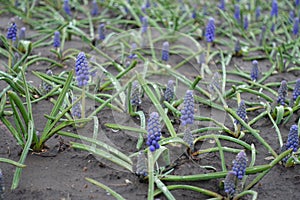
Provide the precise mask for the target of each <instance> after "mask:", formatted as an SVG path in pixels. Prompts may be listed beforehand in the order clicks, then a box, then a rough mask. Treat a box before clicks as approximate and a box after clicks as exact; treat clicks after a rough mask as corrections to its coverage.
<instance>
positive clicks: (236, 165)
mask: <svg viewBox="0 0 300 200" xmlns="http://www.w3.org/2000/svg"><path fill="white" fill-rule="evenodd" d="M247 160H248V159H247V156H246V153H245V151H241V152H240V153H238V154H237V156H236V158H235V160H234V161H233V166H232V171H233V172H234V173H235V175H236V177H237V178H238V179H239V180H241V179H242V178H243V177H244V175H245V173H246V167H247Z"/></svg>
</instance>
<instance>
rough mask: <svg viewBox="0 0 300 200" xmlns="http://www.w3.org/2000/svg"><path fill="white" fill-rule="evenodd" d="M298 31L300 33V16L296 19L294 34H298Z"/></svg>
mask: <svg viewBox="0 0 300 200" xmlns="http://www.w3.org/2000/svg"><path fill="white" fill-rule="evenodd" d="M298 33H299V18H298V17H296V18H295V19H294V25H293V34H294V35H298Z"/></svg>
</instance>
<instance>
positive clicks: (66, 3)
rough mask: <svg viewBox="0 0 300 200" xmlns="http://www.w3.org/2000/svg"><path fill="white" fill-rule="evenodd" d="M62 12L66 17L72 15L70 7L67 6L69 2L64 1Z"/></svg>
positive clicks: (67, 0)
mask: <svg viewBox="0 0 300 200" xmlns="http://www.w3.org/2000/svg"><path fill="white" fill-rule="evenodd" d="M63 8H64V11H65V13H66V14H67V15H69V16H71V15H72V13H71V8H70V5H69V0H64V6H63Z"/></svg>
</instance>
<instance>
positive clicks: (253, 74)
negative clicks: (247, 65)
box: [250, 60, 259, 81]
mask: <svg viewBox="0 0 300 200" xmlns="http://www.w3.org/2000/svg"><path fill="white" fill-rule="evenodd" d="M258 76H259V69H258V62H257V60H253V61H252V70H251V74H250V77H251V80H252V81H257V80H258Z"/></svg>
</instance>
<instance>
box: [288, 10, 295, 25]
mask: <svg viewBox="0 0 300 200" xmlns="http://www.w3.org/2000/svg"><path fill="white" fill-rule="evenodd" d="M294 18H295V11H293V10H291V11H290V13H289V22H291V23H293V21H294Z"/></svg>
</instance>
